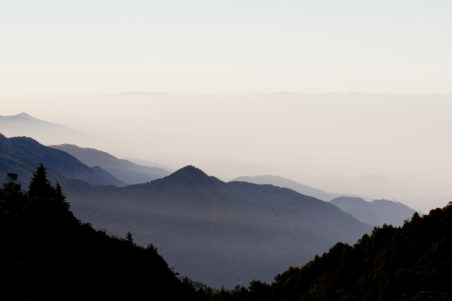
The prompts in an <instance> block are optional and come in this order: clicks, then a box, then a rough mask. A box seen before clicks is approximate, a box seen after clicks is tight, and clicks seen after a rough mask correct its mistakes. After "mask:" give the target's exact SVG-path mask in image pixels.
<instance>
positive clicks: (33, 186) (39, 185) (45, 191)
mask: <svg viewBox="0 0 452 301" xmlns="http://www.w3.org/2000/svg"><path fill="white" fill-rule="evenodd" d="M54 194H55V189H54V188H53V187H52V185H50V182H49V180H48V179H47V172H46V169H45V167H44V165H43V164H42V163H41V164H40V165H39V167H38V168H37V169H36V171H35V172H34V173H33V178H32V180H31V182H30V186H29V188H28V195H29V196H30V197H31V198H48V197H49V196H51V195H54Z"/></svg>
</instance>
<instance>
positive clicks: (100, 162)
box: [51, 144, 169, 185]
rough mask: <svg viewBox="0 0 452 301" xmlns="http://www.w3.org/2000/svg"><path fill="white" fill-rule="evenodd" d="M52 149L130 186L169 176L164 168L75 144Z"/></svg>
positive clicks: (57, 146)
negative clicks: (97, 168)
mask: <svg viewBox="0 0 452 301" xmlns="http://www.w3.org/2000/svg"><path fill="white" fill-rule="evenodd" d="M51 147H52V148H55V149H58V150H61V151H64V152H66V153H68V154H71V155H72V156H74V157H75V158H77V159H79V160H80V161H81V162H83V163H84V164H86V165H88V166H91V167H93V166H99V167H101V168H102V169H104V170H106V171H107V172H109V173H110V174H111V175H113V176H114V177H115V178H117V179H119V180H120V181H122V182H124V183H126V184H128V185H130V184H139V183H144V182H149V181H151V180H155V179H158V178H162V177H165V176H167V175H169V172H168V171H166V170H164V169H162V168H157V167H150V166H143V165H138V164H135V163H133V162H130V161H128V160H124V159H118V158H116V157H114V156H112V155H111V154H109V153H107V152H104V151H100V150H97V149H93V148H82V147H78V146H76V145H73V144H62V145H54V146H51Z"/></svg>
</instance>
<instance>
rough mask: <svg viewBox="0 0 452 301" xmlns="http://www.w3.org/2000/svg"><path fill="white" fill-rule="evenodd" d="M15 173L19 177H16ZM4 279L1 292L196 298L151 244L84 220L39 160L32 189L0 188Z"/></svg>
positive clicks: (13, 295)
mask: <svg viewBox="0 0 452 301" xmlns="http://www.w3.org/2000/svg"><path fill="white" fill-rule="evenodd" d="M12 180H14V179H12ZM0 245H1V246H2V247H1V248H0V266H1V267H2V268H1V269H0V282H1V283H2V291H1V296H2V299H4V300H194V297H195V294H196V293H195V292H194V290H193V288H192V287H191V286H190V285H189V283H187V282H183V281H180V280H179V279H178V278H177V276H176V275H175V273H174V272H173V271H171V270H170V269H169V268H168V265H167V263H166V262H165V261H164V260H163V258H162V257H161V256H160V255H159V254H158V253H157V251H156V249H155V248H154V247H153V246H152V245H150V246H149V247H147V248H143V247H138V246H137V245H135V244H134V243H133V239H132V237H131V236H130V235H128V236H127V238H126V239H118V238H113V237H110V236H108V235H106V234H105V233H104V232H102V231H96V230H94V229H93V228H92V227H91V226H90V225H89V224H82V223H80V221H79V220H78V219H76V218H75V217H74V216H73V214H72V213H71V212H70V211H69V209H68V205H67V203H66V201H65V198H64V195H63V193H62V192H61V191H59V190H58V188H54V187H52V186H51V185H49V183H48V181H47V180H46V174H45V169H44V168H39V169H38V170H37V171H36V173H35V177H34V179H33V180H32V185H30V189H29V190H28V191H27V193H24V192H22V191H20V187H18V186H17V185H16V183H14V181H11V182H9V183H7V184H5V185H4V187H2V188H0Z"/></svg>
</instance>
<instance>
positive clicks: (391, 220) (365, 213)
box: [330, 197, 415, 226]
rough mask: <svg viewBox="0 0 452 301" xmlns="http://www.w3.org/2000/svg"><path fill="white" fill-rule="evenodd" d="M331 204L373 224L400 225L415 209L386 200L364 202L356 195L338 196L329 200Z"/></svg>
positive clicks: (364, 221)
mask: <svg viewBox="0 0 452 301" xmlns="http://www.w3.org/2000/svg"><path fill="white" fill-rule="evenodd" d="M330 203H331V204H333V205H335V206H337V207H339V208H340V209H341V210H343V211H345V212H347V213H349V214H351V215H352V216H354V217H355V218H357V219H358V220H360V221H362V222H363V223H367V224H369V225H373V226H381V225H383V224H385V223H386V224H390V225H393V226H401V225H403V222H404V221H405V220H406V219H410V218H411V216H413V214H414V212H415V210H413V209H411V208H409V207H408V206H406V205H404V204H402V203H399V202H392V201H388V200H374V201H372V202H366V201H365V200H363V199H362V198H357V197H339V198H336V199H333V200H331V201H330Z"/></svg>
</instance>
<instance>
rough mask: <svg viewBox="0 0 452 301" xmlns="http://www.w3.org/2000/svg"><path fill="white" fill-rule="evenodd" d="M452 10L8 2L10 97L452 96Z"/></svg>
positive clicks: (366, 4)
mask: <svg viewBox="0 0 452 301" xmlns="http://www.w3.org/2000/svg"><path fill="white" fill-rule="evenodd" d="M451 36H452V2H451V1H449V0H445V1H442V0H434V1H431V0H424V1H420V0H397V1H394V0H380V1H374V0H369V1H366V0H356V1H348V0H343V1H337V0H319V1H300V0H296V1H295V0H294V1H284V0H281V1H265V0H259V1H247V0H240V1H234V0H231V1H214V0H208V1H207V0H206V1H199V0H191V1H185V0H180V1H171V0H168V1H149V0H147V1H133V0H132V1H131V0H128V1H115V0H108V1H107V0H105V1H100V0H90V1H83V0H79V1H64V0H55V1H48V0H47V1H46V0H40V1H34V0H33V1H21V0H14V1H8V0H2V1H1V2H0V39H1V47H0V59H1V68H0V91H1V92H0V93H1V94H2V95H1V97H5V96H8V95H15V94H17V93H43V94H47V93H52V94H53V93H70V94H74V93H82V94H90V93H113V92H117V93H120V92H124V91H131V90H133V91H151V92H160V91H168V92H178V93H216V94H218V93H219V94H222V93H262V92H264V93H273V92H278V91H290V92H302V93H325V92H351V91H359V92H371V93H381V92H384V93H405V94H406V93H408V94H413V93H452V85H451V83H450V79H451V78H452V56H451V55H450V53H452V39H451V38H450V37H451Z"/></svg>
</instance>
